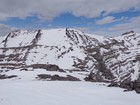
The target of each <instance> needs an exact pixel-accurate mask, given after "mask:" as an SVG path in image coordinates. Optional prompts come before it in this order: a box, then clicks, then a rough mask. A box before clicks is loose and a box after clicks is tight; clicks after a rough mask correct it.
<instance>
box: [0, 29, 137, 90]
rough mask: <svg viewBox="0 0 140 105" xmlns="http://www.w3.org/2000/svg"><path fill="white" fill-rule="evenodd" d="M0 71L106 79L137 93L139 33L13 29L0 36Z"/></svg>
mask: <svg viewBox="0 0 140 105" xmlns="http://www.w3.org/2000/svg"><path fill="white" fill-rule="evenodd" d="M0 72H1V73H0V78H1V79H5V78H9V79H11V78H14V77H15V79H16V78H17V79H26V78H28V77H27V76H29V78H30V77H32V79H43V80H44V79H45V80H63V79H64V80H75V81H77V80H86V81H93V82H109V83H112V84H111V85H110V86H114V85H115V86H120V87H123V88H127V89H128V90H136V92H137V93H140V33H135V32H133V31H131V32H129V33H125V34H123V35H122V36H119V37H115V38H108V37H104V36H96V35H90V34H86V33H84V32H81V31H78V30H75V29H68V28H61V29H49V30H34V31H23V30H18V31H13V32H11V33H9V34H8V35H6V36H4V37H1V39H0ZM25 76H26V78H25ZM29 78H28V79H29ZM30 79H31V78H30Z"/></svg>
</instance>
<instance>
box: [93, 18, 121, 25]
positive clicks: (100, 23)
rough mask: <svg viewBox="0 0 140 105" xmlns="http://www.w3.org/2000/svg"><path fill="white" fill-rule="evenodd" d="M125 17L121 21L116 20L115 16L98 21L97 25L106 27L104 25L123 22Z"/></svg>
mask: <svg viewBox="0 0 140 105" xmlns="http://www.w3.org/2000/svg"><path fill="white" fill-rule="evenodd" d="M123 19H124V17H122V18H120V19H115V17H113V16H107V17H105V18H103V19H101V20H97V21H96V24H97V25H104V24H109V23H113V22H117V21H121V20H123Z"/></svg>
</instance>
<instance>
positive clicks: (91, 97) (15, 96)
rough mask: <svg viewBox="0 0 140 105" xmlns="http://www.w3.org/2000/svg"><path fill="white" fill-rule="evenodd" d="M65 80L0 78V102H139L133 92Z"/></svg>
mask: <svg viewBox="0 0 140 105" xmlns="http://www.w3.org/2000/svg"><path fill="white" fill-rule="evenodd" d="M106 85H107V84H103V83H91V82H83V81H82V82H68V81H65V82H64V81H19V80H1V81H0V105H140V95H139V94H136V93H135V92H134V91H131V92H123V89H121V88H115V87H112V88H110V87H106Z"/></svg>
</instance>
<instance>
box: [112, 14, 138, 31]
mask: <svg viewBox="0 0 140 105" xmlns="http://www.w3.org/2000/svg"><path fill="white" fill-rule="evenodd" d="M109 30H115V31H130V30H134V31H139V32H140V16H137V17H133V18H131V19H129V20H128V21H127V22H125V23H120V24H116V25H115V26H113V27H111V28H109Z"/></svg>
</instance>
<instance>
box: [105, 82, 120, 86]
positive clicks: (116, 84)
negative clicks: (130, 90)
mask: <svg viewBox="0 0 140 105" xmlns="http://www.w3.org/2000/svg"><path fill="white" fill-rule="evenodd" d="M108 87H119V85H118V83H117V82H111V83H110V84H109V85H108Z"/></svg>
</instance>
